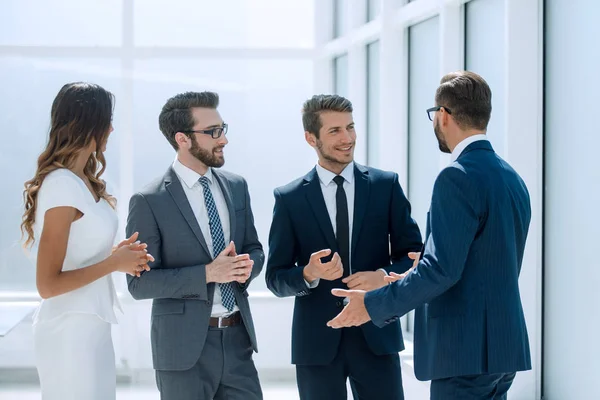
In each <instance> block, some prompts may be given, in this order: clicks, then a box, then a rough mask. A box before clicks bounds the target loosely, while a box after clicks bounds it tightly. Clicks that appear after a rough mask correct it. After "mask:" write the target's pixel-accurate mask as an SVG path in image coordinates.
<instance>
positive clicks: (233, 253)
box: [229, 240, 238, 257]
mask: <svg viewBox="0 0 600 400" xmlns="http://www.w3.org/2000/svg"><path fill="white" fill-rule="evenodd" d="M231 244H232V246H233V250H231V252H230V253H229V255H230V256H231V257H235V256H237V255H238V254H237V252H236V250H235V243H233V240H232V241H231Z"/></svg>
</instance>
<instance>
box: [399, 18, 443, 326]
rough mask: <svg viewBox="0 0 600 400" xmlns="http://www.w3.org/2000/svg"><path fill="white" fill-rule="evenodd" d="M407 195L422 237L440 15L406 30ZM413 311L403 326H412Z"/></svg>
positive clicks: (433, 158)
mask: <svg viewBox="0 0 600 400" xmlns="http://www.w3.org/2000/svg"><path fill="white" fill-rule="evenodd" d="M408 35H409V76H408V79H409V91H408V188H407V190H408V198H409V200H410V203H411V206H412V217H413V218H414V219H415V221H416V222H417V224H418V225H419V228H420V229H421V235H422V236H423V238H425V228H426V226H425V225H426V221H427V211H428V210H429V205H430V204H431V192H432V190H433V183H434V181H435V178H436V176H437V175H438V172H439V165H440V164H439V159H440V152H439V149H438V144H437V140H436V138H435V134H434V132H433V125H432V122H431V121H429V118H427V113H426V112H425V110H427V109H428V108H429V107H431V106H432V105H433V104H434V97H435V90H436V89H437V87H438V83H439V80H440V59H439V54H440V45H439V18H438V17H435V18H431V19H429V20H427V21H424V22H421V23H420V24H417V25H414V26H411V27H410V28H409V29H408ZM413 318H414V312H412V311H411V312H410V313H409V314H408V316H407V326H406V329H407V330H408V331H409V332H411V331H412V329H413Z"/></svg>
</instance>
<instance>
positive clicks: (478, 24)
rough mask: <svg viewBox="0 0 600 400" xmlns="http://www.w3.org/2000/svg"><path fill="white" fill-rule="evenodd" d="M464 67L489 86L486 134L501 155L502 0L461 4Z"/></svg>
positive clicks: (503, 27)
mask: <svg viewBox="0 0 600 400" xmlns="http://www.w3.org/2000/svg"><path fill="white" fill-rule="evenodd" d="M465 14H466V16H465V39H466V43H465V46H466V48H465V55H466V69H467V70H469V71H473V72H476V73H478V74H479V75H481V76H482V77H483V78H484V79H485V80H486V82H487V83H488V85H490V88H491V89H492V118H491V120H490V123H489V125H488V130H487V135H488V138H489V140H490V142H491V143H492V145H493V146H494V149H495V150H496V152H497V153H498V154H499V155H500V156H503V155H504V129H505V116H504V113H505V108H504V99H505V95H504V81H505V77H504V76H505V69H504V63H503V62H498V60H499V59H503V57H504V48H505V43H504V35H505V26H504V25H505V21H504V0H475V1H471V2H469V3H467V4H466V5H465Z"/></svg>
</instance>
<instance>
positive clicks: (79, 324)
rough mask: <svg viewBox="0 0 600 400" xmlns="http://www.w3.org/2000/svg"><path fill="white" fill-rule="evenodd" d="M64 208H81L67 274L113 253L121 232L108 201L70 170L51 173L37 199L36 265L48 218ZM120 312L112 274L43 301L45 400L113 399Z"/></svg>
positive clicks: (40, 346) (40, 355)
mask: <svg viewBox="0 0 600 400" xmlns="http://www.w3.org/2000/svg"><path fill="white" fill-rule="evenodd" d="M60 206H70V207H74V208H77V209H78V210H79V211H81V212H82V213H83V217H81V218H80V219H78V220H77V221H75V222H73V223H72V225H71V231H70V233H69V241H68V244H67V251H66V256H65V261H64V263H63V268H62V270H63V271H68V270H74V269H77V268H83V267H86V266H89V265H92V264H96V263H98V262H100V261H102V260H104V259H106V258H107V257H108V256H109V255H110V254H111V249H112V246H113V244H114V240H115V235H116V232H117V227H118V218H117V215H116V212H115V211H114V210H113V209H112V208H111V207H110V204H108V202H107V201H105V200H103V199H101V200H100V201H99V202H96V201H95V199H94V196H93V195H92V193H91V192H90V191H89V189H88V188H87V186H86V185H85V183H84V182H83V180H81V179H80V178H79V177H78V176H77V175H75V174H74V173H73V172H71V171H70V170H68V169H59V170H56V171H53V172H51V173H50V174H49V175H48V176H47V177H46V178H45V179H44V182H43V184H42V187H41V188H40V191H39V194H38V205H37V210H36V219H35V220H36V222H35V225H34V234H35V238H36V242H35V243H34V246H33V248H32V252H31V255H32V258H33V262H34V264H35V263H36V262H37V256H38V254H37V253H38V247H37V243H39V239H40V235H41V232H42V227H43V224H44V216H45V213H46V211H47V210H49V209H51V208H55V207H60ZM115 308H117V309H120V305H119V303H118V299H117V296H116V292H115V287H114V284H113V281H112V277H111V276H110V275H107V276H104V277H103V278H100V279H98V280H96V281H94V282H92V283H90V284H89V285H86V286H83V287H81V288H79V289H76V290H73V291H71V292H68V293H65V294H62V295H60V296H56V297H52V298H50V299H47V300H43V301H42V302H41V304H40V306H39V308H38V309H37V310H36V312H35V314H34V317H33V318H34V321H33V339H34V349H35V359H36V367H37V370H38V374H39V377H40V383H41V388H42V400H69V399H77V400H82V399H86V400H113V399H115V398H116V371H115V354H114V348H113V343H112V337H111V324H113V323H116V322H117V318H116V313H115Z"/></svg>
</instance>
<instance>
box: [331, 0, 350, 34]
mask: <svg viewBox="0 0 600 400" xmlns="http://www.w3.org/2000/svg"><path fill="white" fill-rule="evenodd" d="M349 8H350V7H349V4H348V2H347V1H346V0H333V38H334V39H335V38H337V37H340V36H343V35H344V34H345V33H346V31H347V30H348V20H349V16H348V12H349Z"/></svg>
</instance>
